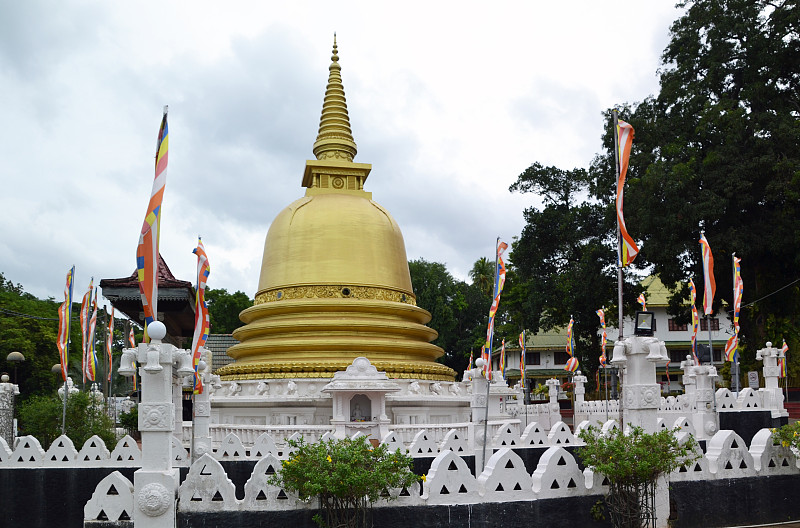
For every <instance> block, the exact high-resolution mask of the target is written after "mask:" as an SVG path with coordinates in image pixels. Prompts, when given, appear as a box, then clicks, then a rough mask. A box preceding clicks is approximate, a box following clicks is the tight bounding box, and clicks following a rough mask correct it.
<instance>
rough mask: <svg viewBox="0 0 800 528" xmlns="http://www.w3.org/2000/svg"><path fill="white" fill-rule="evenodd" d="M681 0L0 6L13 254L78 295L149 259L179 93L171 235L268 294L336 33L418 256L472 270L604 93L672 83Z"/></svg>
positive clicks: (377, 167)
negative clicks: (662, 73) (155, 202)
mask: <svg viewBox="0 0 800 528" xmlns="http://www.w3.org/2000/svg"><path fill="white" fill-rule="evenodd" d="M674 2H675V0H650V1H647V2H642V1H641V0H626V1H623V0H614V1H603V2H598V1H596V0H586V1H577V0H576V1H562V2H536V1H530V0H527V1H508V2H495V3H492V5H490V3H488V2H485V1H483V2H469V1H459V2H455V1H453V2H445V1H441V2H433V1H428V2H415V1H406V2H402V3H395V4H390V3H388V2H375V1H369V2H366V1H365V2H349V1H341V2H325V3H323V2H309V1H295V2H280V3H279V2H206V1H197V0H195V1H180V2H178V1H176V2H165V1H163V0H155V1H149V0H144V1H142V0H140V1H136V2H118V1H115V2H108V1H100V0H94V1H93V0H75V1H69V2H61V1H55V0H54V1H49V2H48V1H41V0H25V1H23V2H6V3H5V5H4V6H3V7H2V8H0V116H1V120H0V122H2V123H3V125H4V126H2V128H0V177H1V178H2V182H3V189H4V191H3V193H2V194H0V207H2V215H0V272H2V273H3V274H4V275H5V276H6V278H7V279H10V280H12V281H13V282H15V283H22V284H23V286H24V287H25V289H26V290H27V291H29V292H31V293H33V294H34V295H37V296H39V297H48V296H52V297H56V298H60V297H61V295H62V294H63V288H64V286H63V284H64V276H65V274H66V272H67V270H68V269H69V267H70V266H72V265H73V264H74V265H75V266H76V287H77V290H78V291H79V292H80V291H82V290H83V289H84V288H85V287H86V284H88V281H89V278H90V277H91V276H94V277H95V279H96V280H99V279H101V278H115V277H122V276H128V275H130V274H131V273H132V272H133V270H134V267H135V252H136V244H137V241H138V232H139V229H140V228H141V224H142V219H143V217H144V213H145V208H146V205H147V201H148V199H149V196H150V188H151V185H152V179H153V155H154V151H155V140H156V136H157V133H158V126H159V122H160V119H161V109H162V106H163V105H165V104H168V105H169V108H170V111H169V128H170V153H169V155H170V161H169V169H168V171H169V172H168V178H167V186H166V192H165V198H164V203H163V225H162V232H161V252H162V254H163V255H164V257H165V259H166V261H167V263H168V264H169V266H170V268H171V269H172V271H173V272H174V273H175V275H176V276H178V277H179V278H183V279H186V280H192V278H193V275H194V273H195V271H194V270H195V257H194V255H192V253H191V251H192V249H193V248H194V247H195V245H196V241H197V236H198V235H202V237H203V242H204V244H205V246H206V250H207V252H208V254H209V259H210V262H211V265H212V275H211V278H210V281H209V285H210V286H211V287H214V288H227V289H228V290H229V291H235V290H242V291H244V292H246V293H247V294H248V295H250V296H252V295H254V294H255V290H256V287H257V282H258V275H259V270H260V266H261V255H262V251H263V243H264V237H265V236H266V233H267V229H268V228H269V225H270V222H271V221H272V219H273V218H274V217H275V216H276V215H277V213H278V212H279V211H280V210H281V209H282V208H283V207H285V206H286V205H288V204H289V203H290V202H292V201H293V200H295V199H296V198H298V197H300V196H301V195H302V194H303V191H304V189H302V188H301V186H300V182H301V179H302V175H303V167H304V162H305V160H306V159H311V158H313V154H312V152H311V146H312V144H313V142H314V140H315V138H316V135H317V130H318V126H319V116H320V110H321V108H322V100H323V96H324V91H325V84H326V82H327V76H328V65H329V64H330V55H331V44H332V40H333V33H334V31H335V32H336V33H337V35H338V44H339V54H340V63H341V65H342V77H343V80H344V86H345V91H346V95H347V103H348V108H349V113H350V121H351V125H352V130H353V135H354V137H355V140H356V142H357V144H358V156H357V157H356V160H355V161H357V162H362V163H371V164H372V165H373V170H372V173H371V175H370V177H369V180H368V181H367V184H366V190H368V191H371V192H372V193H373V198H374V199H375V200H376V201H377V202H379V203H380V204H382V205H383V206H385V207H386V208H387V209H388V210H389V211H390V212H391V213H392V214H393V216H394V217H395V219H396V220H397V222H398V223H399V224H400V227H401V228H402V230H403V234H404V237H405V242H406V249H407V252H408V257H409V259H416V258H420V257H421V258H425V259H426V260H429V261H436V262H442V263H445V264H446V265H447V267H448V269H449V270H450V271H451V273H452V274H453V275H454V276H456V277H457V278H460V279H466V278H467V272H468V271H469V269H470V268H471V266H472V263H473V262H474V261H475V260H476V259H478V258H479V257H481V256H486V257H491V255H492V252H493V248H494V241H495V238H496V237H497V236H500V237H502V238H503V239H505V240H507V241H509V242H510V241H511V239H512V237H514V236H516V235H519V233H520V231H521V229H522V226H523V218H522V211H523V209H524V208H525V207H528V206H530V205H533V204H535V203H536V198H535V197H534V196H532V195H519V194H510V193H509V192H508V186H509V185H510V184H511V183H513V182H514V181H515V179H516V177H517V175H518V174H519V173H520V172H522V171H523V170H524V169H525V168H526V167H528V166H529V165H530V164H531V163H533V162H535V161H539V162H541V163H543V164H545V165H556V166H559V167H561V168H564V169H571V168H574V167H586V166H588V164H589V162H590V160H591V158H592V156H593V155H594V154H595V153H596V152H597V151H598V150H599V148H600V135H601V132H602V127H603V123H602V118H601V112H602V111H603V110H604V109H605V108H608V107H611V106H613V105H614V104H620V103H624V102H634V101H640V100H642V99H644V98H645V97H646V96H647V95H649V94H652V93H654V92H656V91H657V88H658V83H657V77H656V70H657V68H658V67H659V57H660V55H661V52H662V51H663V49H664V47H665V46H666V44H667V42H668V38H669V26H670V24H671V22H672V21H673V20H674V19H676V18H677V17H678V16H679V15H680V11H679V10H677V9H676V8H675V7H674Z"/></svg>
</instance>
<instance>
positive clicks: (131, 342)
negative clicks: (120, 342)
mask: <svg viewBox="0 0 800 528" xmlns="http://www.w3.org/2000/svg"><path fill="white" fill-rule="evenodd" d="M128 344H129V345H130V348H136V339H135V338H134V336H133V327H131V329H130V331H129V332H128Z"/></svg>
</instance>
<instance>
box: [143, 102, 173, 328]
mask: <svg viewBox="0 0 800 528" xmlns="http://www.w3.org/2000/svg"><path fill="white" fill-rule="evenodd" d="M168 153H169V130H168V127H167V108H166V107H164V117H163V119H162V120H161V128H160V129H159V132H158V141H157V143H156V168H155V178H154V179H153V187H152V189H151V191H150V202H149V203H148V204H147V213H145V216H144V222H143V223H142V231H141V233H140V234H139V245H138V246H137V248H136V269H137V271H138V278H139V293H140V294H141V297H142V308H143V310H144V321H145V322H144V324H145V327H144V338H145V341H148V340H149V339H148V337H147V325H148V324H150V323H152V322H153V321H155V320H156V317H157V316H158V261H159V259H158V240H159V234H160V230H161V202H162V200H163V199H164V187H165V185H166V183H167V160H168Z"/></svg>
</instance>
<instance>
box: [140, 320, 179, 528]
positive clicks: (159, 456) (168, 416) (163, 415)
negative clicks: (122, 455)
mask: <svg viewBox="0 0 800 528" xmlns="http://www.w3.org/2000/svg"><path fill="white" fill-rule="evenodd" d="M148 332H149V334H150V338H151V342H150V343H149V344H145V343H140V344H139V348H138V350H137V352H138V359H139V363H140V364H141V365H143V366H142V367H141V368H140V369H139V371H140V373H141V380H142V401H141V403H140V404H139V431H141V433H142V469H139V470H137V471H136V472H135V473H134V479H133V482H134V497H135V501H136V507H135V508H134V515H133V520H134V523H136V524H137V525H141V526H148V528H173V527H174V526H175V519H176V518H175V496H176V492H177V489H178V470H177V469H176V468H173V467H172V432H173V422H174V417H175V404H174V403H173V402H172V364H173V361H174V359H173V358H174V353H175V352H176V351H177V348H175V347H174V346H172V345H169V344H164V343H162V342H161V340H162V339H163V338H164V336H166V327H164V325H163V323H160V322H158V321H156V322H153V323H151V324H150V325H149V327H148Z"/></svg>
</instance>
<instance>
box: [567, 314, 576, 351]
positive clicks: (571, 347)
mask: <svg viewBox="0 0 800 528" xmlns="http://www.w3.org/2000/svg"><path fill="white" fill-rule="evenodd" d="M574 323H575V321H574V320H573V319H572V317H571V316H570V318H569V324H568V325H567V346H566V350H567V354H569V355H570V356H574V355H575V336H573V335H572V325H573V324H574Z"/></svg>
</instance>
